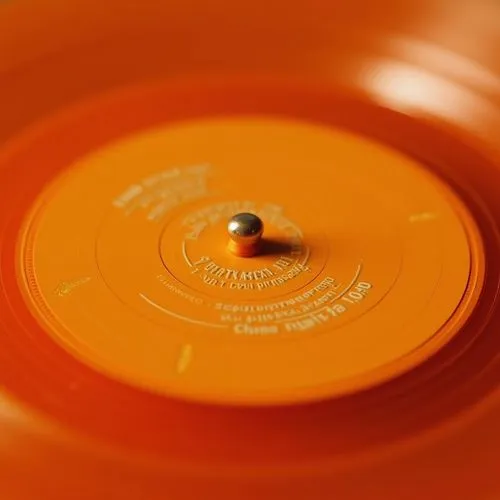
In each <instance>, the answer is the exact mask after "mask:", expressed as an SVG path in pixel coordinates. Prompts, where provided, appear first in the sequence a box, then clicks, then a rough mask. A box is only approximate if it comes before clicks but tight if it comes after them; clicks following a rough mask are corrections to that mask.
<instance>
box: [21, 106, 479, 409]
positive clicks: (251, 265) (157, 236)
mask: <svg viewBox="0 0 500 500" xmlns="http://www.w3.org/2000/svg"><path fill="white" fill-rule="evenodd" d="M73 126H74V127H78V122H75V123H74V124H73ZM270 172H272V175H271V174H270ZM241 212H250V213H253V214H256V215H257V216H258V217H260V219H261V220H262V221H263V223H264V234H263V246H262V249H261V251H260V252H259V253H258V254H257V255H255V256H253V257H251V258H242V257H238V256H235V255H233V254H232V253H231V252H229V251H228V233H227V223H228V220H229V219H230V218H231V217H232V216H233V215H235V214H237V213H241ZM23 231H24V232H23V238H22V244H21V245H20V254H19V271H20V273H21V275H22V276H24V285H23V286H24V290H25V294H26V298H27V300H28V302H29V303H30V304H31V306H30V307H31V308H32V310H33V312H34V314H35V315H36V316H37V317H38V318H39V320H40V321H41V322H42V323H43V324H45V325H46V326H47V328H48V331H49V333H50V335H51V336H52V337H53V338H54V339H55V340H56V341H57V342H58V343H59V344H61V345H62V346H64V347H65V348H66V349H68V350H69V351H70V352H72V353H73V354H74V355H75V356H76V357H78V358H80V359H81V360H82V361H84V362H85V363H87V364H89V365H90V366H92V367H94V368H96V369H98V370H99V371H102V372H103V373H106V374H108V375H109V376H111V377H113V378H116V379H119V380H122V381H125V382H127V383H129V384H132V385H135V386H139V387H144V388H148V389H150V390H153V391H155V392H160V393H165V394H176V395H179V396H182V397H187V398H190V399H191V398H192V399H196V400H203V401H210V402H218V403H245V404H262V403H285V402H287V403H288V402H296V401H305V400H310V399H318V398H323V397H326V396H332V395H340V394H345V393H349V392H352V391H353V390H359V389H361V388H364V387H370V386H372V385H374V384H377V383H380V382H381V381H384V380H387V379H389V378H392V377H394V376H396V375H397V374H399V373H402V372H404V371H407V370H409V369H410V368H411V367H412V366H415V365H416V364H419V363H421V362H422V361H424V360H425V359H427V358H428V357H429V356H430V355H432V354H433V353H435V352H436V351H437V350H438V349H439V348H441V347H442V346H443V345H444V344H445V343H447V342H448V341H449V340H450V339H451V338H452V337H453V335H454V334H455V333H456V332H457V331H458V330H459V329H460V326H461V325H462V324H463V323H464V321H465V320H466V319H467V316H468V314H469V312H470V311H471V310H472V308H473V307H474V305H475V302H476V300H477V297H478V295H479V291H480V288H481V275H482V272H483V257H482V250H481V244H480V238H479V236H478V230H477V228H476V226H475V224H474V222H473V219H472V217H471V216H470V215H469V214H468V212H467V210H466V208H465V207H464V206H463V204H462V203H461V202H460V201H459V199H458V198H457V197H456V196H455V195H454V194H453V193H452V192H451V191H450V190H449V189H448V188H447V187H445V185H444V184H442V183H441V182H440V181H439V180H438V179H437V178H435V177H434V176H432V175H431V174H429V173H428V172H426V171H425V169H424V168H423V167H422V166H421V165H419V164H418V163H416V162H414V161H413V160H410V159H409V158H407V157H405V156H403V155H402V154H400V153H397V152H395V151H394V150H391V149H389V148H386V147H383V146H381V145H380V144H377V143H375V142H372V141H370V140H368V139H367V138H363V137H361V136H356V135H354V134H351V133H348V132H345V131H342V130H340V129H334V128H330V127H328V128H327V127H322V126H320V125H313V124H310V123H308V122H305V121H304V122H302V121H298V120H287V119H274V118H269V117H268V118H263V117H259V116H241V117H233V118H213V119H200V120H192V121H184V122H180V123H177V124H174V125H172V124H169V125H165V126H159V127H157V128H153V129H151V130H148V131H143V132H141V133H140V134H135V135H134V134H132V135H131V136H129V137H126V138H124V139H122V140H120V141H117V142H113V143H111V144H108V145H107V146H105V147H103V148H101V149H99V150H97V151H94V152H91V153H89V154H87V155H86V156H84V157H82V158H80V159H79V160H78V161H77V162H75V163H74V164H73V165H71V166H70V168H68V169H67V170H66V171H65V172H64V173H63V174H62V175H60V176H59V177H57V178H56V179H55V180H54V181H53V182H52V183H50V185H48V186H47V187H46V189H45V190H44V191H43V192H42V193H41V195H40V196H39V198H38V200H37V202H36V203H35V205H34V208H33V209H32V210H31V212H30V214H29V216H28V217H27V219H26V222H25V226H24V230H23ZM472 292H473V293H472Z"/></svg>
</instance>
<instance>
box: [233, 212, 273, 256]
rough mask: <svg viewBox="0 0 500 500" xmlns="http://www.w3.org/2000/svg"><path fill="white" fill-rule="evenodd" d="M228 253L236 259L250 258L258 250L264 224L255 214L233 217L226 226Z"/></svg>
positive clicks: (242, 214) (245, 213) (240, 214)
mask: <svg viewBox="0 0 500 500" xmlns="http://www.w3.org/2000/svg"><path fill="white" fill-rule="evenodd" d="M227 232H228V233H229V238H230V239H229V244H228V248H229V251H230V252H232V253H233V254H234V255H237V256H238V257H252V256H253V255H255V254H256V253H257V252H258V251H259V248H260V243H261V238H262V233H263V232H264V223H263V222H262V220H261V219H260V218H259V217H257V216H256V215H255V214H251V213H247V212H243V213H239V214H236V215H234V216H233V217H231V219H230V220H229V223H228V225H227Z"/></svg>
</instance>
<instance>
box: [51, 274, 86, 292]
mask: <svg viewBox="0 0 500 500" xmlns="http://www.w3.org/2000/svg"><path fill="white" fill-rule="evenodd" d="M89 281H90V278H81V279H78V280H73V281H61V283H59V285H57V288H56V289H55V290H54V294H55V295H58V296H59V297H66V296H67V295H69V294H70V293H71V292H73V290H74V289H75V288H78V287H79V286H81V285H84V284H85V283H88V282H89Z"/></svg>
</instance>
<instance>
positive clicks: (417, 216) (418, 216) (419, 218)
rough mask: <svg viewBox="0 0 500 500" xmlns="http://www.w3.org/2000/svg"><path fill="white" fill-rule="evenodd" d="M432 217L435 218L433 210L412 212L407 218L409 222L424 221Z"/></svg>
mask: <svg viewBox="0 0 500 500" xmlns="http://www.w3.org/2000/svg"><path fill="white" fill-rule="evenodd" d="M434 219H437V214H436V213H434V212H422V213H419V214H413V215H410V217H409V218H408V220H409V221H410V222H425V221H428V220H434Z"/></svg>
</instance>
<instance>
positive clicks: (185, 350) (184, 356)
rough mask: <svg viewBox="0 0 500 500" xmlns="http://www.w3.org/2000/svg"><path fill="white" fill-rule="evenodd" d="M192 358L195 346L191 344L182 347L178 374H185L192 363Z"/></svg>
mask: <svg viewBox="0 0 500 500" xmlns="http://www.w3.org/2000/svg"><path fill="white" fill-rule="evenodd" d="M192 358H193V346H192V345H191V344H186V345H184V346H182V349H181V352H180V354H179V359H178V360H177V373H184V372H185V371H186V370H187V368H188V366H189V364H190V363H191V360H192Z"/></svg>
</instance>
